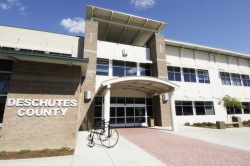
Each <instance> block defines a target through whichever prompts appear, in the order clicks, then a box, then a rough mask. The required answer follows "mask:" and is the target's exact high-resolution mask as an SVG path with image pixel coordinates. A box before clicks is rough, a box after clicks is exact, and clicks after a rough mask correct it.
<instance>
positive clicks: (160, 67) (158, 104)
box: [147, 34, 171, 126]
mask: <svg viewBox="0 0 250 166" xmlns="http://www.w3.org/2000/svg"><path fill="white" fill-rule="evenodd" d="M164 39H165V38H164V36H162V35H158V34H156V35H155V36H154V37H153V38H152V39H151V40H150V41H149V43H148V44H147V47H149V48H150V56H151V60H152V62H153V64H152V76H153V77H158V78H160V79H162V80H166V81H167V80H168V79H167V64H166V54H165V41H164ZM153 106H154V118H155V123H156V125H158V126H170V125H171V111H170V103H169V101H168V102H163V100H162V96H160V95H158V96H154V98H153Z"/></svg>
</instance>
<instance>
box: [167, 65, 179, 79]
mask: <svg viewBox="0 0 250 166" xmlns="http://www.w3.org/2000/svg"><path fill="white" fill-rule="evenodd" d="M168 79H169V80H170V81H181V69H180V68H179V67H173V66H168Z"/></svg>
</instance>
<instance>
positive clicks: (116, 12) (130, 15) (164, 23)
mask: <svg viewBox="0 0 250 166" xmlns="http://www.w3.org/2000/svg"><path fill="white" fill-rule="evenodd" d="M88 6H89V7H94V8H99V9H103V10H109V11H113V12H116V13H119V14H124V15H129V16H133V17H137V18H141V19H145V20H150V21H155V22H159V23H164V24H166V25H167V23H166V22H162V21H157V20H154V19H149V18H145V17H140V16H136V15H133V14H128V13H123V12H118V11H116V10H111V9H105V8H101V7H97V6H92V5H87V7H88Z"/></svg>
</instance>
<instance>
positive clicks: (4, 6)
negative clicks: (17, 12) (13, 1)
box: [1, 3, 11, 10]
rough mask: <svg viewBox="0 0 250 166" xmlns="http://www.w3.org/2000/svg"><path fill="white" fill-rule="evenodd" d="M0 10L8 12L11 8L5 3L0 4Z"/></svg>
mask: <svg viewBox="0 0 250 166" xmlns="http://www.w3.org/2000/svg"><path fill="white" fill-rule="evenodd" d="M1 8H2V9H4V10H8V9H10V8H11V6H10V5H8V4H7V3H1Z"/></svg>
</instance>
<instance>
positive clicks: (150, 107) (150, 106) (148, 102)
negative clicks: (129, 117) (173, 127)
mask: <svg viewBox="0 0 250 166" xmlns="http://www.w3.org/2000/svg"><path fill="white" fill-rule="evenodd" d="M146 105H147V116H148V118H153V117H154V111H153V100H152V98H146Z"/></svg>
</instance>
